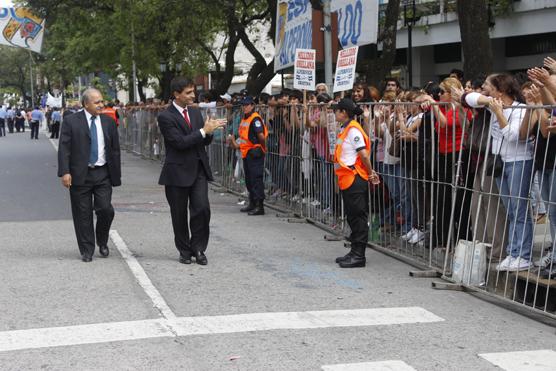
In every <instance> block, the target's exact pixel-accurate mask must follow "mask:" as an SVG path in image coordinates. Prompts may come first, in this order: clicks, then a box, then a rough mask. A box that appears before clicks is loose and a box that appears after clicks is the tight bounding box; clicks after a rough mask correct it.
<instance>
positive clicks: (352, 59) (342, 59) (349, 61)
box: [334, 46, 359, 93]
mask: <svg viewBox="0 0 556 371" xmlns="http://www.w3.org/2000/svg"><path fill="white" fill-rule="evenodd" d="M358 51H359V47H358V46H353V47H351V48H347V49H344V50H340V51H339V52H338V62H337V63H336V76H335V77H334V93H336V92H338V91H346V90H351V89H353V83H354V82H355V66H356V65H357V52H358Z"/></svg>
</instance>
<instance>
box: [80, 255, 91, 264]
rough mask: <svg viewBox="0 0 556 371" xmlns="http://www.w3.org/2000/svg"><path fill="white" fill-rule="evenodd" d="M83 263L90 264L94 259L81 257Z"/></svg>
mask: <svg viewBox="0 0 556 371" xmlns="http://www.w3.org/2000/svg"><path fill="white" fill-rule="evenodd" d="M81 261H83V262H85V263H90V262H92V261H93V258H92V257H90V256H86V255H83V256H81Z"/></svg>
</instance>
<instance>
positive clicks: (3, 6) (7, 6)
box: [0, 0, 13, 8]
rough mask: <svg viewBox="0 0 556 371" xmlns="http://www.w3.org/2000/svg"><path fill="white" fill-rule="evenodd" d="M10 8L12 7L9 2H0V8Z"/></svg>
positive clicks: (2, 0) (9, 0)
mask: <svg viewBox="0 0 556 371" xmlns="http://www.w3.org/2000/svg"><path fill="white" fill-rule="evenodd" d="M11 6H13V3H12V1H11V0H0V8H9V7H11Z"/></svg>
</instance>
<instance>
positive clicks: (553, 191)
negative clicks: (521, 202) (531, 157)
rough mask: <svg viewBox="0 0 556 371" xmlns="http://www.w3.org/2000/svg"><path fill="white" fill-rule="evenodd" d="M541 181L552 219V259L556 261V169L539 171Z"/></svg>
mask: <svg viewBox="0 0 556 371" xmlns="http://www.w3.org/2000/svg"><path fill="white" fill-rule="evenodd" d="M538 176H539V180H540V182H541V197H542V199H543V201H544V202H546V209H547V210H548V219H549V220H550V237H552V261H553V262H556V249H554V243H555V242H556V239H555V238H554V237H555V235H556V170H543V171H542V172H539V173H538Z"/></svg>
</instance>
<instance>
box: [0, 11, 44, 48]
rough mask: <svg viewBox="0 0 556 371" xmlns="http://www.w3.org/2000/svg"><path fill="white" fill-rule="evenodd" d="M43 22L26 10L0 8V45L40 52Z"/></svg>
mask: <svg viewBox="0 0 556 371" xmlns="http://www.w3.org/2000/svg"><path fill="white" fill-rule="evenodd" d="M44 28H45V21H44V19H42V18H39V17H37V16H35V15H34V14H33V13H32V12H31V10H30V9H28V8H0V31H1V32H2V33H1V34H0V44H3V45H9V46H16V47H19V48H23V49H28V50H31V51H34V52H37V53H40V52H41V48H42V39H43V36H44Z"/></svg>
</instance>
